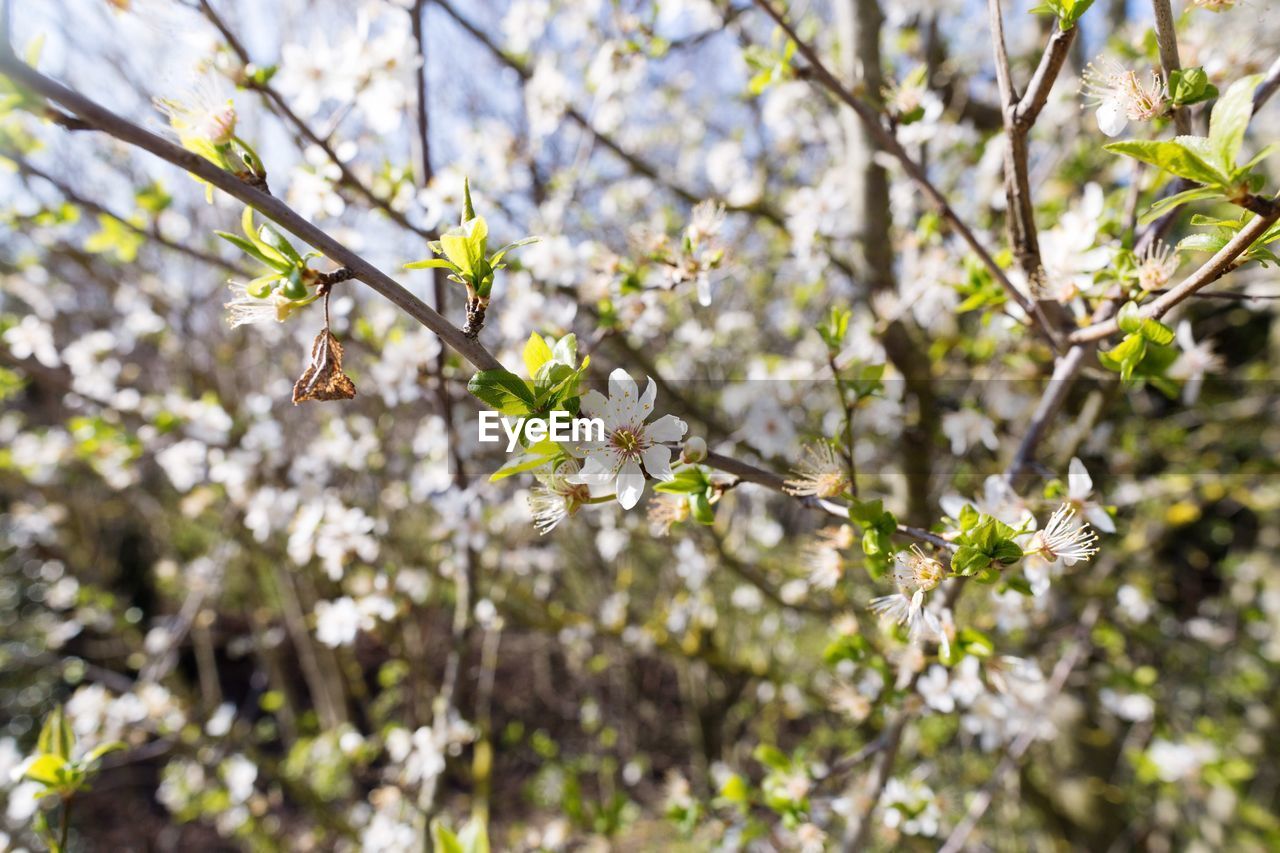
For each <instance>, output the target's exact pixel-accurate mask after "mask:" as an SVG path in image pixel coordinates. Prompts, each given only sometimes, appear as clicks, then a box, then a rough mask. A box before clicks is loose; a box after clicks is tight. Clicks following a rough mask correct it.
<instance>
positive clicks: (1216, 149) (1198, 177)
mask: <svg viewBox="0 0 1280 853" xmlns="http://www.w3.org/2000/svg"><path fill="white" fill-rule="evenodd" d="M1261 79H1262V75H1261V74H1255V75H1252V76H1249V77H1244V78H1241V79H1240V80H1237V81H1236V82H1235V83H1232V84H1231V86H1230V87H1228V88H1227V91H1226V92H1224V93H1223V95H1222V97H1220V98H1219V99H1218V102H1217V103H1216V104H1214V105H1213V110H1212V112H1211V113H1210V116H1209V135H1208V136H1178V137H1175V138H1174V139H1155V140H1151V139H1129V140H1124V141H1121V142H1112V143H1110V144H1109V145H1107V146H1106V149H1107V150H1108V151H1113V152H1115V153H1117V154H1124V155H1127V156H1129V157H1133V158H1134V159H1136V160H1141V161H1142V162H1144V163H1150V164H1151V165H1153V166H1156V167H1157V168H1159V169H1161V170H1163V171H1165V172H1168V173H1169V174H1170V175H1174V176H1175V177H1179V178H1183V179H1184V180H1187V181H1191V182H1192V183H1195V184H1197V185H1198V186H1196V187H1194V188H1192V189H1189V190H1185V191H1183V192H1180V193H1175V194H1174V195H1171V196H1169V197H1168V198H1165V199H1162V200H1160V201H1159V202H1157V203H1156V204H1154V205H1153V206H1152V207H1151V209H1150V210H1148V211H1147V212H1146V213H1145V214H1144V216H1143V221H1150V220H1152V219H1155V218H1158V217H1159V216H1161V215H1163V214H1164V213H1165V212H1167V211H1169V210H1172V209H1173V208H1175V207H1177V206H1178V205H1181V204H1185V203H1187V202H1189V201H1197V200H1201V199H1210V198H1224V199H1226V200H1227V201H1231V202H1234V203H1237V204H1239V203H1241V202H1242V201H1244V200H1245V199H1246V198H1247V197H1248V196H1249V195H1251V194H1252V193H1256V192H1257V191H1258V190H1260V189H1261V188H1262V186H1263V184H1264V183H1265V180H1266V178H1265V176H1264V175H1263V174H1261V173H1260V172H1255V171H1254V167H1255V166H1257V165H1258V164H1259V163H1261V162H1262V161H1263V160H1265V159H1266V158H1267V157H1269V156H1270V155H1272V154H1274V153H1275V152H1276V150H1277V146H1276V145H1275V144H1272V145H1268V146H1266V147H1265V148H1263V149H1262V150H1261V151H1259V152H1258V153H1257V154H1256V155H1255V156H1254V157H1253V158H1251V159H1250V160H1248V161H1246V162H1245V163H1244V164H1242V165H1241V164H1237V162H1236V161H1237V160H1238V159H1239V157H1240V149H1241V147H1242V146H1243V145H1244V134H1245V130H1246V129H1247V128H1248V126H1249V119H1250V118H1251V117H1252V116H1253V92H1254V89H1256V88H1257V86H1258V83H1259V82H1260V81H1261ZM1180 85H1181V88H1182V89H1183V90H1184V93H1183V94H1182V97H1201V99H1203V98H1204V97H1210V95H1209V94H1208V91H1209V87H1208V81H1207V80H1204V81H1203V82H1201V81H1200V80H1199V77H1198V76H1196V77H1194V78H1193V79H1192V80H1191V81H1188V78H1187V77H1186V76H1184V77H1183V78H1181V80H1180ZM1197 86H1203V88H1201V89H1199V90H1197V88H1196V87H1197Z"/></svg>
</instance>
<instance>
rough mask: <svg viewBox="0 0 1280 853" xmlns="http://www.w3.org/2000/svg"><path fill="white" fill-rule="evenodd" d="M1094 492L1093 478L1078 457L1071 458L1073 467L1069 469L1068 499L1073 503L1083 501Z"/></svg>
mask: <svg viewBox="0 0 1280 853" xmlns="http://www.w3.org/2000/svg"><path fill="white" fill-rule="evenodd" d="M1092 491H1093V478H1092V477H1090V476H1089V472H1088V471H1087V470H1086V469H1085V467H1084V463H1083V462H1081V461H1080V458H1079V457H1078V456H1072V457H1071V465H1070V466H1069V467H1068V468H1067V497H1069V498H1071V500H1073V501H1083V500H1084V499H1085V498H1087V497H1089V493H1090V492H1092Z"/></svg>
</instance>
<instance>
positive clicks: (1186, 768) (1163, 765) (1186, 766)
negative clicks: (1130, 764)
mask: <svg viewBox="0 0 1280 853" xmlns="http://www.w3.org/2000/svg"><path fill="white" fill-rule="evenodd" d="M1217 757H1218V750H1217V748H1216V747H1214V746H1213V744H1211V743H1208V742H1206V741H1203V740H1189V741H1186V742H1184V743H1174V742H1173V741H1170V740H1166V739H1164V738H1156V739H1155V740H1153V741H1152V742H1151V746H1150V747H1148V748H1147V758H1149V759H1150V760H1151V763H1152V764H1154V765H1155V767H1156V773H1157V774H1158V775H1159V776H1160V780H1161V781H1163V782H1178V781H1181V780H1183V779H1188V778H1191V777H1194V776H1197V775H1199V773H1200V770H1201V769H1202V768H1203V767H1204V765H1206V764H1208V763H1209V762H1211V761H1214V760H1215V759H1217Z"/></svg>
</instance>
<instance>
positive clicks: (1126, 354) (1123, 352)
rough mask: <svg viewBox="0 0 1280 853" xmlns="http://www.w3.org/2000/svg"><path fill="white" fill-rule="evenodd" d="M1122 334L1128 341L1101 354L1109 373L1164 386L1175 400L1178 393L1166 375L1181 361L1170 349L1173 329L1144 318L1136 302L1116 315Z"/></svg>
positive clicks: (1126, 378)
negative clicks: (1168, 370) (1172, 366)
mask: <svg viewBox="0 0 1280 853" xmlns="http://www.w3.org/2000/svg"><path fill="white" fill-rule="evenodd" d="M1116 322H1117V323H1119V325H1120V330H1121V331H1122V332H1125V337H1124V340H1122V341H1121V342H1120V343H1118V344H1116V345H1115V346H1114V347H1112V348H1111V349H1109V350H1106V351H1100V352H1099V353H1098V361H1099V362H1101V364H1102V366H1103V367H1105V368H1107V369H1108V370H1114V371H1115V372H1116V373H1119V374H1120V378H1121V379H1124V380H1126V381H1127V380H1130V379H1134V378H1141V379H1145V380H1146V381H1148V382H1151V383H1152V384H1153V385H1155V386H1156V387H1158V388H1160V387H1162V386H1164V387H1163V389H1162V390H1164V391H1165V392H1166V393H1169V392H1170V390H1172V393H1173V395H1174V396H1176V394H1177V389H1176V388H1172V389H1170V388H1169V386H1168V380H1166V379H1164V373H1165V371H1166V370H1167V369H1168V368H1169V365H1171V364H1173V361H1174V359H1176V358H1177V352H1176V351H1175V350H1174V349H1173V348H1172V347H1171V346H1170V344H1172V343H1173V329H1170V328H1169V327H1168V326H1166V325H1165V324H1164V323H1161V322H1160V321H1159V320H1153V319H1151V318H1150V317H1143V316H1142V311H1141V309H1139V307H1138V304H1137V303H1136V302H1132V301H1130V302H1126V303H1125V304H1124V305H1123V306H1122V307H1121V308H1120V312H1119V313H1118V314H1117V315H1116Z"/></svg>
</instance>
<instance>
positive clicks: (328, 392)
mask: <svg viewBox="0 0 1280 853" xmlns="http://www.w3.org/2000/svg"><path fill="white" fill-rule="evenodd" d="M355 395H356V386H355V383H354V382H352V381H351V378H350V377H349V376H347V375H346V374H345V373H343V372H342V344H340V343H339V342H338V339H337V338H335V337H334V336H333V334H332V333H331V332H330V331H329V330H328V329H325V330H324V331H322V332H321V333H320V334H318V335H316V339H315V342H314V343H313V344H312V345H311V364H309V365H308V366H307V369H306V370H305V371H303V374H302V376H301V377H299V378H298V381H297V382H296V383H295V384H294V386H293V403H294V405H295V406H296V405H297V404H298V403H304V402H306V401H308V400H350V399H351V398H352V397H354V396H355Z"/></svg>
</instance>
